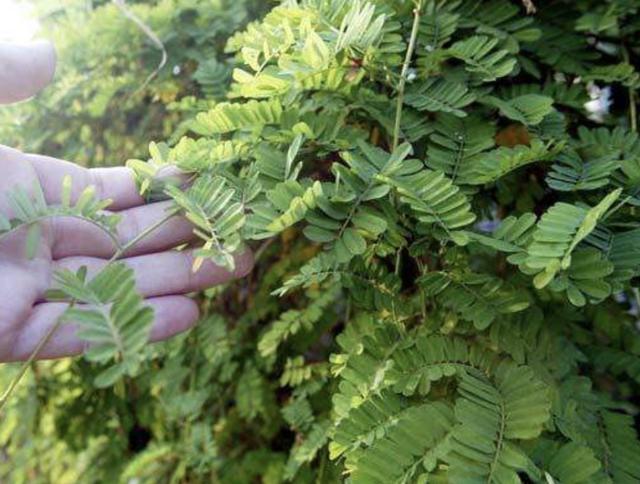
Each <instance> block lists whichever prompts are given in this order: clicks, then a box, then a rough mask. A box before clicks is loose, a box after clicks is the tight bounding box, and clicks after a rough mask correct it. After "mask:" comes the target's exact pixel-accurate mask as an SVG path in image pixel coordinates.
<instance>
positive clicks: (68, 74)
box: [0, 0, 271, 166]
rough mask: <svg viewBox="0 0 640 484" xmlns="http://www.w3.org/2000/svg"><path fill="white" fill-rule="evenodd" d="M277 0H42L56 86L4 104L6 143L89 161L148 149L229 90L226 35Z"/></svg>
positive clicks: (115, 160)
mask: <svg viewBox="0 0 640 484" xmlns="http://www.w3.org/2000/svg"><path fill="white" fill-rule="evenodd" d="M270 3H271V2H268V1H267V2H264V1H259V0H235V1H234V0H205V1H200V0H160V1H151V2H127V3H126V4H123V5H124V6H123V7H122V8H119V7H118V6H117V5H116V4H115V3H112V2H109V1H100V0H94V1H91V0H36V1H34V2H33V4H34V7H35V10H36V12H37V13H38V15H39V17H40V22H41V24H42V31H41V35H42V36H43V37H45V38H48V39H51V40H53V41H54V43H55V45H56V49H57V52H58V58H59V59H58V69H57V72H56V77H55V83H54V84H53V85H52V86H50V87H49V88H48V89H46V90H45V91H44V92H43V93H42V94H40V95H39V96H37V97H36V98H35V99H33V100H30V101H28V102H25V103H21V104H18V105H14V106H11V107H3V108H2V109H1V110H0V139H1V140H2V141H3V143H4V144H7V145H11V146H15V147H18V148H20V149H23V150H26V151H30V152H42V153H47V154H48V155H50V156H56V157H60V158H65V159H68V160H71V161H75V162H77V163H82V164H86V165H89V166H101V165H117V164H122V163H123V162H124V161H125V160H126V159H128V158H132V157H136V156H142V155H143V154H146V151H147V145H148V143H149V140H152V139H167V138H169V137H171V135H173V134H174V133H176V130H177V128H178V127H179V123H180V120H181V119H183V118H184V115H183V112H184V111H185V110H186V111H188V110H191V109H193V110H201V108H202V107H203V106H206V105H207V103H208V102H209V100H211V99H215V98H216V96H220V95H221V94H222V93H223V92H224V91H225V86H226V85H227V82H228V80H229V77H230V72H231V68H230V62H231V59H230V58H229V56H225V55H224V53H223V50H224V45H225V43H226V39H227V38H228V37H229V36H230V35H231V34H232V33H233V32H235V31H236V30H238V29H239V28H241V27H242V26H243V25H244V24H246V22H247V21H248V20H249V19H250V18H253V17H256V16H258V15H259V13H260V12H261V11H263V10H265V9H266V8H268V6H269V4H270ZM132 17H136V18H137V19H139V20H140V21H141V22H142V23H143V24H144V25H145V26H146V27H148V28H149V29H150V30H151V31H152V32H153V34H155V35H156V36H157V37H158V39H159V40H160V41H161V42H162V46H163V48H164V50H165V51H166V63H165V64H164V65H163V66H162V68H161V69H158V67H159V66H160V65H161V62H162V58H163V52H162V50H161V49H160V48H159V46H158V45H157V44H156V43H154V41H153V39H152V38H151V37H150V36H149V35H147V33H145V32H144V31H143V29H142V28H140V27H139V26H138V25H136V22H135V21H134V20H132ZM196 98H197V99H198V101H197V102H196Z"/></svg>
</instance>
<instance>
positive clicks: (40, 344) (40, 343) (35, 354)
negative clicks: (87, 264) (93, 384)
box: [0, 301, 75, 412]
mask: <svg viewBox="0 0 640 484" xmlns="http://www.w3.org/2000/svg"><path fill="white" fill-rule="evenodd" d="M74 304H75V301H72V302H71V304H70V306H69V307H70V308H71V307H73V306H74ZM65 314H66V311H65V313H64V314H62V316H60V317H59V318H58V319H57V320H56V322H55V323H54V324H52V325H51V327H50V328H49V329H48V330H47V332H46V333H45V335H44V336H43V337H42V338H41V339H40V341H38V344H37V345H36V347H35V349H34V350H33V351H32V352H31V354H30V355H29V358H28V359H27V361H25V362H24V363H23V364H22V366H21V367H20V372H19V373H18V374H17V375H16V376H15V377H14V378H13V380H11V383H10V384H9V387H8V388H7V389H6V391H5V392H4V394H3V395H2V397H0V412H2V410H3V409H4V406H5V405H6V403H7V401H8V400H9V397H11V395H12V394H13V391H14V390H15V389H16V387H17V386H18V383H20V381H21V380H22V378H23V377H24V375H25V374H26V373H27V370H28V369H29V367H30V366H31V364H32V363H33V362H34V361H35V359H36V358H37V357H38V354H39V353H40V351H41V350H42V348H44V345H46V344H47V343H48V342H49V340H50V339H51V336H53V333H55V332H56V331H57V330H58V328H59V327H60V325H62V322H63V321H64V316H65Z"/></svg>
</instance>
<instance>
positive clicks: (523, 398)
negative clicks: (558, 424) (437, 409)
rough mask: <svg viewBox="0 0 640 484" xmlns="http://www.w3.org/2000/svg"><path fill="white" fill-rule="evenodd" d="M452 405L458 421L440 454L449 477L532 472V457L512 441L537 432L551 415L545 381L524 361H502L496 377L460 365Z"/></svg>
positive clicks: (506, 477) (496, 477)
mask: <svg viewBox="0 0 640 484" xmlns="http://www.w3.org/2000/svg"><path fill="white" fill-rule="evenodd" d="M458 392H459V393H460V398H458V399H457V401H456V405H455V416H456V420H457V421H458V422H459V423H458V425H457V426H456V428H455V429H454V430H453V433H452V438H451V443H450V445H451V450H450V452H449V453H448V454H447V455H446V456H445V460H446V461H447V462H449V464H450V465H451V468H450V470H449V476H450V478H451V480H452V481H453V482H466V481H469V480H477V481H481V482H489V483H491V482H518V473H519V472H526V473H527V474H529V475H530V476H532V477H533V476H536V474H537V472H536V471H537V470H536V467H535V465H534V464H533V462H531V460H530V459H529V458H528V457H527V455H526V454H525V452H524V451H523V450H522V449H521V448H520V447H519V445H518V443H517V441H518V440H521V439H533V438H535V437H538V436H539V435H540V433H541V432H542V430H543V425H544V424H545V423H546V422H547V421H548V420H549V418H550V407H551V401H550V399H549V396H548V394H547V389H546V386H545V385H544V384H543V383H542V382H541V381H539V380H538V379H537V378H536V377H535V376H534V374H533V371H532V370H531V369H530V368H528V367H525V366H514V365H510V364H502V365H501V366H500V367H499V368H498V369H497V371H496V383H495V384H494V383H492V382H491V381H490V380H489V379H488V378H487V377H486V376H485V375H484V374H482V373H479V372H476V371H465V372H464V373H463V374H462V377H461V381H460V385H459V388H458Z"/></svg>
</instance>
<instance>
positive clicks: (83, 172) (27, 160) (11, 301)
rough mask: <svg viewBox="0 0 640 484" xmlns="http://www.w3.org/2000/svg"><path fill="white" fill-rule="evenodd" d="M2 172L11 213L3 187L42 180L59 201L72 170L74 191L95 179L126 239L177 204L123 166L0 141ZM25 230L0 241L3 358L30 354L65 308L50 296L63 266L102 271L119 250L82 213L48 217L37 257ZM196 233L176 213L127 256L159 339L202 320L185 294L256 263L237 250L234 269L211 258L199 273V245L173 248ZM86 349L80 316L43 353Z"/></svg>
mask: <svg viewBox="0 0 640 484" xmlns="http://www.w3.org/2000/svg"><path fill="white" fill-rule="evenodd" d="M0 174H1V175H2V176H0V212H1V213H3V214H4V215H5V216H8V217H9V218H11V216H12V213H11V209H10V206H9V203H8V200H7V198H6V197H5V196H3V195H4V194H6V193H7V192H8V191H10V190H11V189H14V188H15V187H18V186H20V187H23V188H24V189H26V190H31V191H33V190H34V189H35V184H38V185H39V186H40V187H41V188H42V192H43V193H44V196H45V200H46V201H47V203H48V204H56V203H59V202H60V197H61V192H62V180H63V179H64V177H65V176H70V177H71V179H72V187H73V193H74V195H75V196H78V194H79V193H80V192H82V190H83V189H85V188H86V187H87V186H94V187H95V189H96V193H97V196H98V198H102V199H107V198H108V199H111V200H113V203H112V205H111V206H110V207H109V208H110V209H112V210H114V211H118V213H119V215H120V216H121V222H120V224H119V226H118V237H119V241H120V244H121V245H125V244H126V243H127V242H128V241H131V240H132V239H134V238H135V237H136V236H137V235H138V234H139V233H141V232H142V231H144V230H145V229H146V228H149V227H151V226H154V225H155V224H156V223H157V222H158V221H160V220H162V219H164V218H165V217H166V214H167V209H168V208H169V207H170V202H158V203H152V204H148V205H145V204H144V202H143V200H142V198H141V197H140V196H139V194H138V192H137V189H136V186H135V182H134V178H133V174H132V173H131V171H130V170H129V169H127V168H124V167H121V168H102V169H91V170H89V169H85V168H82V167H79V166H77V165H74V164H72V163H68V162H65V161H62V160H57V159H53V158H48V157H44V156H38V155H26V154H23V153H21V152H19V151H16V150H13V149H10V148H6V147H2V146H0ZM26 233H27V232H26V230H18V231H16V232H15V233H13V234H11V235H9V236H8V237H6V238H4V239H2V240H1V241H0V361H14V360H24V359H27V358H28V357H29V356H30V355H31V353H32V352H33V351H34V349H35V348H36V346H37V344H38V342H39V341H40V340H41V339H42V338H43V337H44V336H45V335H46V334H47V332H48V331H49V330H50V328H51V327H52V326H53V325H54V324H55V323H56V321H57V320H58V318H59V317H60V315H61V314H62V313H63V312H64V310H65V309H66V307H67V305H66V304H64V303H54V302H46V301H45V300H44V296H45V292H46V291H47V290H48V289H51V287H52V281H53V274H54V272H55V271H56V270H58V269H72V270H76V269H78V268H80V267H82V266H86V267H87V269H88V271H89V275H91V274H92V273H93V274H95V273H96V272H97V271H99V270H100V269H101V268H102V267H104V265H105V264H106V263H107V260H108V259H109V258H110V257H111V256H112V255H113V254H114V252H115V251H116V246H115V244H114V242H113V240H112V239H111V238H110V237H109V236H108V235H107V234H106V233H105V232H103V231H102V230H101V229H99V228H98V227H96V226H94V225H92V224H90V223H88V222H84V221H82V220H78V219H75V218H69V217H56V218H53V219H50V220H47V221H46V222H43V224H42V236H41V238H40V243H39V246H38V247H37V250H36V253H35V257H27V254H26V250H25V245H26V240H25V239H26ZM191 236H192V227H191V226H190V224H189V223H188V222H187V221H186V220H185V219H184V218H181V217H177V216H176V217H173V218H171V219H169V220H168V221H167V222H166V223H164V224H162V225H161V226H160V227H159V228H158V229H157V230H155V231H153V232H152V233H150V234H149V235H148V236H147V237H145V238H144V239H142V240H140V242H139V243H138V244H136V245H135V246H134V247H132V249H131V250H130V251H129V252H128V253H126V254H125V258H124V259H123V262H124V263H126V264H127V265H128V266H130V267H131V268H132V269H133V270H134V272H135V275H136V284H137V288H138V290H139V291H140V292H141V294H142V295H143V296H144V297H145V298H147V301H146V302H147V303H148V304H149V305H150V306H151V307H152V308H153V309H154V312H155V324H154V326H153V329H152V334H151V338H152V340H158V339H164V338H167V337H169V336H171V335H173V334H175V333H177V332H180V331H183V330H185V329H187V328H189V327H190V326H192V325H193V324H194V323H195V321H196V320H197V318H198V308H197V306H196V304H195V303H194V302H193V301H192V300H191V299H189V298H188V297H186V296H184V294H187V293H189V292H193V291H197V290H200V289H203V288H205V287H209V286H212V285H215V284H220V283H223V282H226V281H229V280H231V279H233V278H236V277H241V276H243V275H245V274H246V273H247V272H248V271H249V270H250V269H251V266H252V257H251V254H249V253H245V254H242V255H239V256H238V257H237V258H236V269H235V270H234V272H228V271H227V270H225V269H223V268H221V267H217V266H215V265H213V264H210V263H209V264H205V265H204V266H203V267H202V268H201V269H200V270H199V271H198V272H196V273H193V272H192V270H191V267H192V263H193V260H192V256H193V254H192V252H191V251H190V250H185V251H175V250H170V249H171V248H173V247H175V246H176V245H178V244H181V243H184V242H188V241H189V239H190V238H191ZM82 350H83V342H82V341H81V340H79V339H78V338H77V337H76V336H75V328H74V326H73V324H68V325H63V326H61V327H60V328H59V329H58V330H57V331H56V332H55V333H54V334H53V336H52V337H51V338H50V339H49V340H48V342H47V344H46V345H45V346H44V347H43V348H42V349H41V350H40V352H39V353H38V358H56V357H61V356H67V355H74V354H77V353H80V352H82Z"/></svg>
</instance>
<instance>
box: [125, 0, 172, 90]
mask: <svg viewBox="0 0 640 484" xmlns="http://www.w3.org/2000/svg"><path fill="white" fill-rule="evenodd" d="M113 3H114V4H115V6H116V7H118V8H119V9H120V11H121V12H122V14H123V15H124V16H125V17H127V18H128V19H129V20H131V21H132V22H133V23H135V24H136V25H137V26H138V28H139V29H140V30H142V32H143V33H144V34H145V35H146V36H147V37H148V38H149V40H151V42H152V43H153V45H155V46H156V48H157V49H158V50H159V51H160V52H161V53H162V58H161V59H160V64H158V67H156V68H155V69H154V71H153V72H152V73H151V74H149V75H148V76H147V78H146V79H145V81H144V82H143V83H142V85H141V86H140V87H139V88H138V89H136V90H135V92H134V93H133V94H131V96H132V97H133V96H135V95H137V94H138V93H139V92H140V91H142V90H143V89H144V88H145V87H147V85H148V84H149V83H150V82H151V81H152V80H153V78H154V77H156V76H157V75H158V73H159V72H160V71H161V70H162V68H163V67H164V66H165V64H166V63H167V49H165V47H164V44H163V43H162V41H161V40H160V38H159V37H158V36H157V35H156V34H155V32H154V31H153V30H151V27H149V26H148V25H147V24H145V23H144V22H143V21H142V20H141V19H140V17H138V16H137V15H136V14H135V13H133V11H132V10H131V9H130V8H129V7H127V5H126V3H125V0H113Z"/></svg>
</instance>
